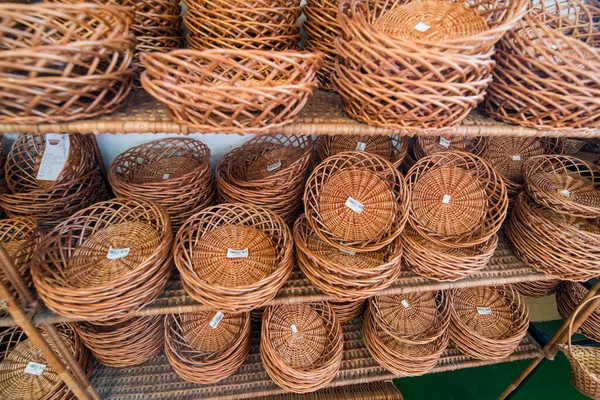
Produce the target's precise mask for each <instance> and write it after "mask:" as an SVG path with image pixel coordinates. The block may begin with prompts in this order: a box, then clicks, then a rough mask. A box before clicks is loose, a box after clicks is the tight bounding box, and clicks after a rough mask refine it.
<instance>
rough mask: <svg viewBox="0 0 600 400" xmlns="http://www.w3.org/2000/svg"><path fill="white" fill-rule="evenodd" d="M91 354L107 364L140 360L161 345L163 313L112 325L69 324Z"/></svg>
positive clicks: (126, 364) (113, 365)
mask: <svg viewBox="0 0 600 400" xmlns="http://www.w3.org/2000/svg"><path fill="white" fill-rule="evenodd" d="M71 326H72V328H73V330H74V331H75V332H77V334H78V335H79V336H80V337H81V340H82V341H83V343H84V344H85V346H86V347H87V348H88V349H90V351H91V352H92V354H93V355H94V358H95V359H96V360H98V362H99V363H100V364H102V365H106V366H107V367H115V368H122V367H130V366H132V365H137V364H141V363H143V362H145V361H147V360H149V359H151V358H152V357H154V356H155V355H156V354H158V353H159V352H160V351H162V349H163V346H164V333H165V324H164V316H162V315H155V316H151V317H136V318H132V319H130V320H127V321H124V322H122V323H120V324H117V325H113V326H97V325H94V324H93V323H89V322H77V323H74V324H71Z"/></svg>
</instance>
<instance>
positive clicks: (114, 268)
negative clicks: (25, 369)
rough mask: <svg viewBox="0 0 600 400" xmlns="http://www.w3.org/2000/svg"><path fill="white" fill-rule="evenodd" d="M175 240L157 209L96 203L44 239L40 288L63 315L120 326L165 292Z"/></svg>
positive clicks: (37, 260) (38, 261)
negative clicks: (172, 246)
mask: <svg viewBox="0 0 600 400" xmlns="http://www.w3.org/2000/svg"><path fill="white" fill-rule="evenodd" d="M172 240H173V239H172V235H171V226H170V223H169V216H168V214H167V212H166V210H165V209H164V208H162V207H161V206H159V205H158V204H156V203H152V202H149V201H142V200H132V199H123V198H118V199H114V200H109V201H105V202H101V203H96V204H94V205H93V206H91V207H89V208H86V209H84V210H82V211H80V212H78V213H76V214H74V215H73V216H71V217H70V218H68V219H67V220H66V221H64V222H63V223H61V224H60V225H58V226H57V227H56V228H54V229H53V230H52V231H51V232H50V233H49V234H48V235H46V236H45V237H44V239H43V240H42V242H41V243H40V245H39V246H38V248H37V250H36V252H35V254H34V260H33V262H32V264H31V273H32V276H33V282H34V284H35V287H36V289H37V291H38V294H39V296H40V298H41V299H42V300H43V301H44V303H45V304H46V306H47V307H48V308H49V309H51V310H52V311H54V312H56V313H57V314H59V315H62V316H65V317H77V318H86V319H87V320H93V321H94V324H105V325H106V324H115V323H119V322H122V321H123V320H126V319H128V318H130V317H131V315H132V314H133V313H134V312H135V311H136V310H138V309H140V308H142V307H143V306H145V305H147V304H149V303H151V302H152V301H154V300H155V299H156V298H157V297H158V295H159V294H160V293H161V292H162V290H163V289H164V287H165V285H166V283H167V281H168V279H169V275H170V273H171V265H172V264H171V263H172V261H171V259H170V257H169V255H170V251H171V244H172Z"/></svg>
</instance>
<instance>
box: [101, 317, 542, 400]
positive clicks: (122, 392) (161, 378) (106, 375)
mask: <svg viewBox="0 0 600 400" xmlns="http://www.w3.org/2000/svg"><path fill="white" fill-rule="evenodd" d="M253 324H254V326H253V337H252V348H251V350H250V355H249V356H248V358H247V359H246V362H245V363H244V364H243V365H242V366H241V367H240V369H239V370H238V371H237V372H236V373H235V374H234V375H232V376H231V377H229V378H227V379H224V380H222V381H221V382H218V383H217V384H214V385H197V384H192V383H188V382H185V381H184V380H182V379H181V378H179V376H177V374H176V373H175V372H174V371H173V370H172V369H171V367H170V365H169V363H168V362H167V359H166V357H165V356H164V354H160V355H158V356H157V357H154V358H153V359H151V360H150V361H147V362H146V363H144V364H142V365H139V366H134V367H128V368H107V367H103V366H98V368H96V370H95V371H94V373H93V375H92V379H91V383H92V385H93V386H94V388H95V389H96V391H97V392H98V394H99V395H100V397H101V398H102V399H105V400H141V399H147V400H151V399H165V398H169V399H172V400H177V399H190V398H202V399H221V400H227V399H230V400H234V399H244V398H251V397H258V396H270V395H277V394H282V393H284V390H283V389H281V388H280V387H279V386H277V385H275V383H274V382H273V381H271V379H270V378H269V376H268V375H267V373H266V372H265V370H264V368H263V366H262V362H261V359H260V354H259V338H260V329H259V324H258V323H255V322H253ZM343 326H344V358H343V361H342V367H341V369H340V371H339V373H338V374H337V376H336V378H335V379H334V380H333V381H332V382H331V383H330V385H329V387H339V386H347V385H352V384H364V383H369V382H377V381H383V380H388V379H393V378H399V376H395V375H394V374H392V373H390V372H388V371H387V370H385V369H384V368H382V367H380V366H379V365H378V364H377V362H376V361H375V360H374V359H373V357H371V355H370V354H369V351H368V350H367V348H366V347H365V344H364V342H363V340H362V334H361V326H362V318H357V319H355V320H353V321H350V322H347V323H345V324H344V325H343ZM541 356H542V353H541V350H540V347H539V346H538V345H537V344H536V343H535V341H534V340H533V338H531V337H530V336H529V335H527V336H526V337H525V339H524V340H523V341H522V342H521V344H520V345H519V347H518V348H517V349H516V350H515V352H514V353H513V354H512V355H511V356H510V357H509V358H507V359H504V360H500V361H482V360H475V359H472V358H470V357H468V356H466V355H464V354H462V353H460V352H459V351H458V350H457V349H455V348H452V347H449V348H448V349H446V351H445V352H444V353H443V355H442V357H441V358H440V361H439V362H438V365H437V366H436V367H435V368H434V370H433V371H432V372H443V371H451V370H457V369H463V368H473V367H479V366H483V365H490V364H495V363H499V362H508V361H516V360H523V359H528V358H535V357H541Z"/></svg>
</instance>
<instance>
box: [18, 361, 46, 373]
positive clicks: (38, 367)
mask: <svg viewBox="0 0 600 400" xmlns="http://www.w3.org/2000/svg"><path fill="white" fill-rule="evenodd" d="M45 369H46V364H38V363H34V362H29V364H27V366H26V367H25V370H24V371H23V372H25V373H26V374H31V375H35V376H40V375H41V374H42V372H44V370H45Z"/></svg>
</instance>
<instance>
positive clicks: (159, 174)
mask: <svg viewBox="0 0 600 400" xmlns="http://www.w3.org/2000/svg"><path fill="white" fill-rule="evenodd" d="M199 166H200V163H199V162H198V160H194V159H193V158H188V157H172V158H163V159H161V160H158V161H154V162H151V163H148V164H145V165H144V166H143V167H142V168H140V169H139V170H138V171H137V172H136V173H135V176H134V177H133V179H132V180H131V182H132V183H137V184H142V183H153V182H162V181H164V180H167V179H173V178H179V177H180V176H183V175H185V174H189V173H190V172H193V171H194V170H195V169H197V168H198V167H199Z"/></svg>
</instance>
